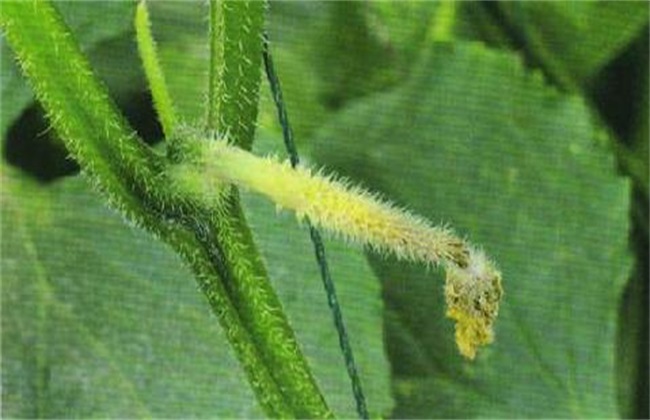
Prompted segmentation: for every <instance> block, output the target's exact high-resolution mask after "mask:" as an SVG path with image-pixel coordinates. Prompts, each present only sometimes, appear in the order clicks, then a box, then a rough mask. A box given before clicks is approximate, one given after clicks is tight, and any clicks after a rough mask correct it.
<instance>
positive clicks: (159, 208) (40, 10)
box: [0, 1, 331, 417]
mask: <svg viewBox="0 0 650 420" xmlns="http://www.w3.org/2000/svg"><path fill="white" fill-rule="evenodd" d="M0 25H1V26H2V29H3V32H4V34H5V36H6V39H7V41H8V42H9V44H10V46H11V47H12V48H13V49H14V51H15V53H16V55H17V57H18V61H19V63H20V65H21V66H22V68H23V70H24V72H25V74H26V76H27V78H28V79H29V80H30V82H31V83H32V85H33V88H34V91H35V92H36V95H37V97H38V99H39V100H40V102H41V103H42V105H43V107H44V108H45V110H46V111H47V113H48V116H49V119H50V122H51V124H52V126H53V127H54V128H55V129H56V130H57V132H58V133H59V134H60V136H61V137H62V139H63V140H64V142H65V144H66V146H67V148H68V149H69V151H70V153H71V154H72V156H73V157H74V158H75V159H76V160H77V161H78V162H79V163H80V165H81V166H82V168H83V170H84V172H85V173H86V174H87V175H88V176H89V177H90V179H91V180H92V181H93V182H94V184H96V185H97V186H98V187H99V189H100V190H101V191H102V192H103V193H104V194H105V195H106V197H107V198H108V199H109V201H110V202H111V203H112V204H113V206H114V207H116V208H117V209H118V210H119V211H121V212H122V213H123V214H124V215H125V216H126V217H127V218H128V219H130V220H131V221H134V222H136V223H137V224H139V225H140V226H143V227H144V228H146V229H148V230H149V231H151V232H153V233H154V234H156V235H157V236H159V237H160V238H161V239H162V240H164V241H166V242H168V243H169V244H170V245H172V247H173V248H174V249H175V250H176V251H177V252H178V253H179V254H180V255H181V256H182V257H183V259H184V260H185V261H186V262H187V264H188V265H189V266H190V268H191V269H192V270H193V272H194V274H195V276H196V278H197V281H198V283H199V285H200V286H201V289H202V290H203V292H204V294H205V295H206V297H207V299H208V302H209V303H210V306H211V307H212V309H213V311H214V312H215V314H216V315H217V316H218V318H219V321H220V323H221V325H222V326H223V328H224V330H225V332H226V336H227V338H228V340H229V341H230V343H231V344H232V346H233V348H234V350H235V353H236V355H237V357H238V358H239V360H240V362H241V363H242V365H243V367H244V369H245V370H246V373H247V375H248V378H249V381H250V383H251V386H252V387H253V389H254V391H255V393H256V395H257V396H258V399H259V402H260V405H261V406H262V408H263V409H264V410H265V411H266V413H267V414H268V415H269V416H273V417H324V416H328V415H331V412H330V411H329V409H328V408H327V406H326V405H325V404H324V401H323V399H322V397H321V396H320V393H319V392H317V388H316V387H315V385H314V381H313V378H312V377H311V374H310V373H309V370H308V369H306V363H305V362H304V358H303V357H302V356H301V355H300V353H299V351H297V344H296V343H295V340H292V339H291V338H293V333H292V332H291V329H290V328H289V326H288V322H287V321H286V318H285V317H284V314H283V313H282V312H281V307H280V305H279V302H277V298H276V297H275V295H274V294H273V291H272V289H271V287H270V285H269V283H268V281H267V278H266V277H265V276H262V275H261V274H260V273H262V271H261V269H259V268H258V267H262V266H261V263H259V257H257V259H255V260H254V262H253V263H250V262H249V260H245V259H242V258H241V257H242V256H243V255H251V254H253V251H251V249H250V248H243V247H244V246H246V245H247V244H252V241H251V239H250V232H248V230H247V227H246V225H245V222H244V219H243V217H242V216H241V208H240V207H239V203H238V200H237V195H236V194H232V195H231V196H230V198H229V200H230V201H229V202H228V203H227V204H226V205H225V206H224V207H222V209H223V211H222V212H220V213H219V214H215V213H214V212H212V211H208V210H207V209H206V208H204V207H201V206H200V205H198V204H197V203H195V202H193V201H192V200H190V199H188V198H187V196H186V194H184V193H183V192H182V191H178V190H177V189H176V188H175V186H176V184H174V183H173V182H169V179H168V178H167V176H166V173H167V171H166V170H165V168H166V166H167V162H166V160H165V159H164V158H162V157H161V156H159V155H157V154H156V153H155V152H154V151H153V150H152V149H150V148H149V147H148V146H146V145H145V144H144V143H143V142H142V141H141V140H140V139H139V138H138V137H137V135H136V134H135V133H134V132H133V130H132V129H131V128H130V127H129V126H128V124H127V123H126V121H125V119H124V118H123V117H122V116H121V115H120V114H119V112H118V111H117V109H116V107H115V105H114V104H113V102H112V101H111V100H110V98H109V96H108V94H107V92H106V89H105V88H104V86H103V85H102V84H101V83H100V82H99V81H98V80H97V79H96V78H95V77H94V76H93V73H92V71H91V68H90V66H89V64H88V62H87V60H86V59H85V58H84V57H83V55H82V54H81V52H80V50H79V47H78V45H77V44H76V42H75V40H74V39H73V37H72V36H71V34H70V32H69V30H68V28H67V27H66V25H65V23H64V22H63V20H62V18H61V17H60V15H59V14H58V12H57V11H56V9H55V8H54V6H53V5H52V4H51V3H49V2H45V1H42V2H6V3H3V4H2V7H1V8H0ZM260 42H261V41H260ZM169 109H172V108H171V107H169ZM255 112H256V111H255ZM172 121H173V119H172ZM249 124H250V125H251V126H252V125H253V122H252V121H249ZM170 125H171V124H170ZM249 131H250V130H249ZM251 139H252V136H251ZM221 213H223V214H221ZM224 216H227V217H224ZM233 238H234V239H233ZM255 255H257V254H255ZM247 270H248V272H249V273H248V274H246V275H242V274H241V273H244V272H247ZM240 278H247V279H249V281H248V282H241V281H240V280H239V279H240ZM278 312H279V313H278ZM278 330H279V332H278ZM287 337H289V338H290V339H287ZM278 348H282V350H278ZM294 362H295V363H296V364H297V365H298V369H295V367H294V365H293V363H294ZM303 365H304V366H303ZM301 366H303V367H304V368H301ZM296 371H297V372H298V373H296Z"/></svg>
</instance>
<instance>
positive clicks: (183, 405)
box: [0, 2, 649, 418]
mask: <svg viewBox="0 0 650 420" xmlns="http://www.w3.org/2000/svg"><path fill="white" fill-rule="evenodd" d="M57 5H58V7H59V9H60V11H61V13H62V14H63V16H64V18H65V20H66V22H67V23H68V24H69V25H70V26H71V28H72V29H73V31H74V33H75V35H76V36H77V38H78V40H79V42H80V44H81V45H82V48H83V50H84V52H85V53H86V54H87V55H88V57H89V58H90V60H91V62H92V64H93V66H94V68H95V69H96V71H97V74H98V75H99V76H100V77H101V78H102V79H103V80H104V82H105V83H106V84H107V86H108V87H109V89H110V91H111V94H112V96H113V98H114V99H115V101H116V102H117V103H118V104H119V106H120V107H121V108H122V110H123V111H124V113H125V115H126V116H127V118H128V119H129V121H130V122H131V124H132V125H133V127H134V128H135V129H136V130H137V131H138V132H139V133H140V135H141V136H142V137H143V138H144V139H145V140H146V141H148V142H150V143H152V144H153V143H157V142H159V141H160V140H161V130H160V127H159V125H158V123H157V121H156V117H155V113H154V111H153V110H152V107H151V101H150V96H149V94H148V93H147V90H146V85H145V80H144V77H143V74H142V71H141V69H140V64H139V61H138V57H137V52H136V47H135V41H134V31H133V28H132V19H133V14H134V4H133V3H127V2H103V3H92V4H91V3H76V2H58V3H57ZM150 7H151V14H152V19H153V31H154V36H155V37H156V39H157V41H158V42H159V45H160V54H161V59H162V63H163V67H164V69H165V70H166V75H167V78H168V83H169V86H170V90H171V92H172V95H173V97H174V99H175V102H176V105H177V108H178V110H179V111H180V113H181V114H182V116H183V118H184V119H185V120H186V121H187V122H190V123H191V122H197V121H200V120H201V118H202V117H203V105H204V101H205V94H204V92H205V86H206V76H207V43H206V34H207V17H206V16H207V14H206V6H205V4H203V3H198V2H197V3H179V2H155V3H153V2H152V3H151V5H150ZM648 7H649V6H648V4H647V3H645V2H461V3H457V4H455V7H450V6H449V4H444V3H439V2H377V3H367V2H271V4H270V7H269V13H268V32H269V35H270V37H271V39H272V45H271V47H272V53H273V56H274V59H275V62H276V66H277V71H278V73H279V77H280V80H281V83H282V86H283V88H284V96H285V100H286V102H287V107H288V110H289V116H290V119H291V121H292V125H293V128H294V131H295V133H296V137H297V141H298V147H299V149H300V150H301V152H302V154H303V155H305V158H306V159H307V161H309V162H312V163H313V164H315V165H318V166H326V167H327V168H328V169H331V170H334V171H336V172H338V173H341V174H343V175H345V176H347V177H349V178H351V179H353V180H354V181H355V182H361V183H363V184H364V185H366V186H368V187H370V188H372V189H373V190H377V191H379V192H381V193H382V194H384V195H385V196H387V197H390V198H392V199H394V200H396V201H397V202H398V203H399V204H401V205H404V206H407V207H409V208H411V209H413V210H415V211H417V212H418V213H421V214H423V215H425V216H426V217H428V218H430V219H431V220H433V221H435V222H438V221H444V222H448V223H450V224H451V225H453V226H454V227H456V228H457V229H458V230H459V232H460V233H461V234H463V235H467V236H468V237H470V238H472V240H473V241H475V242H477V243H481V244H483V245H484V247H485V248H486V250H487V251H488V253H489V254H491V255H493V256H494V258H495V259H496V260H497V261H498V262H499V264H500V266H501V268H502V270H503V273H504V283H505V290H506V296H505V300H504V303H503V309H502V313H501V316H500V319H499V321H498V324H497V339H496V342H495V344H494V345H493V346H491V347H490V348H488V349H487V350H485V351H484V352H483V353H482V354H480V355H479V357H478V359H477V360H476V361H474V362H466V361H464V360H462V358H461V357H460V356H459V355H458V354H457V352H456V350H455V348H454V343H453V331H452V326H451V325H450V322H449V321H448V320H445V319H444V308H443V301H442V293H441V284H442V283H441V278H440V275H439V273H438V272H437V271H436V270H427V269H425V268H424V267H420V266H409V265H405V264H402V263H398V262H396V261H394V260H393V259H390V258H389V259H383V258H381V257H379V256H377V255H372V254H370V253H367V254H365V255H364V251H363V250H361V249H358V248H354V247H353V248H349V247H346V246H345V245H343V244H340V243H337V242H336V241H328V243H327V246H328V249H329V250H330V253H329V255H330V260H331V265H332V266H333V267H334V268H333V270H334V279H335V281H336V282H337V284H338V285H339V289H341V290H340V293H341V300H342V304H343V311H344V314H345V316H346V319H347V320H348V323H349V324H350V329H351V336H352V339H353V346H354V348H355V350H356V353H357V355H358V359H359V361H360V370H361V372H362V378H363V381H364V385H365V387H366V390H367V393H368V397H369V405H370V408H371V411H372V413H373V414H374V415H376V416H378V415H382V416H391V417H402V418H403V417H420V418H422V417H446V418H452V417H463V418H464V417H474V416H482V417H485V416H488V417H563V418H564V417H581V418H582V417H639V418H647V417H648V416H649V413H648V282H649V280H648V263H649V262H648V59H649V57H648V55H649V54H648V36H649V29H648V12H649V10H648ZM1 60H2V63H1V64H2V80H1V89H2V91H1V92H2V96H1V101H2V102H1V105H2V108H1V110H2V112H1V118H0V131H1V133H2V138H3V142H2V162H3V163H2V172H1V175H2V406H3V410H4V413H5V414H7V415H9V416H12V417H13V416H18V417H69V416H77V417H80V416H84V417H85V416H146V415H149V416H156V417H162V416H165V417H181V416H182V417H184V416H189V415H192V416H201V417H207V416H240V417H251V416H259V415H261V412H260V411H259V407H257V404H256V402H255V401H254V399H253V396H252V393H251V392H250V390H249V389H248V385H247V384H246V382H245V379H244V378H243V375H242V373H241V372H240V370H239V368H238V366H237V363H236V361H235V360H234V358H233V355H232V354H231V353H230V351H229V349H228V348H227V344H226V343H225V341H224V339H223V337H222V336H221V332H220V330H219V328H218V326H217V325H216V320H215V319H214V318H213V317H212V316H211V315H210V313H209V311H208V309H207V305H205V304H204V303H203V302H202V299H201V297H200V294H199V293H198V291H197V290H195V289H196V287H195V286H194V281H193V280H192V279H191V275H190V274H189V272H188V271H187V270H186V269H185V268H183V267H181V266H180V263H179V261H178V259H177V258H176V257H175V256H174V255H173V253H171V252H170V251H169V250H168V249H167V248H166V247H164V246H162V245H160V244H158V243H157V242H156V241H155V240H154V239H152V238H150V237H149V236H148V235H146V234H143V233H142V232H140V231H138V230H136V229H134V228H131V227H129V226H127V225H125V224H123V223H122V221H121V220H120V218H119V217H118V216H116V215H115V214H114V213H113V212H112V211H110V210H106V209H105V208H104V206H103V204H102V201H101V199H99V198H98V197H96V196H95V194H94V193H93V192H92V191H91V190H90V188H88V186H87V185H86V184H85V183H84V182H82V181H80V180H78V179H77V178H78V177H77V176H75V174H76V173H77V171H78V169H77V167H76V165H75V164H74V162H72V161H70V160H67V159H66V155H67V154H66V152H65V150H63V149H62V146H61V143H60V141H58V140H57V138H56V135H55V133H53V132H52V131H51V130H49V129H48V123H47V121H46V119H45V118H44V116H43V113H42V111H41V109H40V108H39V106H38V104H37V103H36V102H35V101H34V98H33V95H32V93H31V91H30V89H29V86H27V85H26V84H25V82H24V80H23V79H22V77H21V76H20V73H19V71H18V69H17V67H16V66H15V64H14V62H13V58H12V54H11V52H10V50H9V49H8V47H7V46H6V44H5V42H4V39H3V40H2V57H1ZM260 107H261V108H260V117H259V129H258V140H257V144H256V146H255V148H256V151H257V152H258V153H276V154H279V155H283V151H282V142H281V134H280V127H279V126H278V124H277V122H276V118H275V110H274V108H273V104H272V101H271V97H270V94H269V93H268V86H267V85H266V84H263V93H262V97H261V102H260ZM245 202H246V204H247V207H246V208H247V215H248V217H249V219H250V220H251V223H252V225H253V229H254V232H255V234H256V237H257V240H258V242H259V243H260V246H261V248H262V252H263V254H264V256H265V257H266V260H267V263H268V264H269V267H270V272H271V275H272V279H273V281H274V283H275V284H276V286H277V287H278V289H279V293H280V295H281V297H282V299H283V303H284V305H285V306H286V308H287V311H288V313H289V315H290V318H291V320H292V323H293V324H294V325H295V327H296V329H297V332H298V336H299V338H300V340H301V342H302V344H303V347H304V348H305V352H306V353H307V355H308V357H309V359H310V361H311V362H312V364H313V365H314V369H315V372H316V375H317V377H318V379H319V382H320V383H321V385H322V386H323V389H324V391H325V394H326V398H327V399H328V401H330V402H331V404H332V405H333V407H334V409H335V410H336V412H337V413H338V414H340V415H342V416H348V417H349V416H354V406H353V402H352V397H351V392H350V391H349V385H348V383H347V379H346V377H345V373H344V367H343V361H342V358H341V356H340V354H339V352H338V349H337V345H336V338H335V332H334V330H333V327H332V325H331V322H330V316H329V314H328V313H327V307H326V300H325V296H324V293H323V292H322V291H321V290H320V288H321V286H320V281H319V280H318V274H317V271H316V265H315V262H314V261H313V260H312V255H311V251H307V250H309V249H310V247H309V245H308V242H307V240H306V238H307V233H306V232H305V231H303V230H301V229H300V228H299V227H298V226H297V225H296V224H295V223H294V222H293V220H291V219H292V218H293V217H292V216H290V215H287V214H284V213H282V214H280V215H276V214H275V212H274V211H273V209H272V208H271V206H270V205H269V204H268V203H266V202H265V201H264V200H261V199H259V198H257V197H253V196H250V195H248V194H246V195H245Z"/></svg>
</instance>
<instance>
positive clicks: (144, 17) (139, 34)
mask: <svg viewBox="0 0 650 420" xmlns="http://www.w3.org/2000/svg"><path fill="white" fill-rule="evenodd" d="M135 29H136V38H137V41H138V51H139V52H140V58H141V59H142V66H143V67H144V71H145V74H146V75H147V81H148V82H149V89H150V90H151V96H152V98H153V102H154V105H155V107H156V112H157V113H158V118H159V119H160V124H161V125H162V128H163V132H164V133H165V136H166V137H169V136H170V135H171V134H172V132H173V129H174V127H175V126H176V121H177V118H176V113H175V111H174V106H173V105H172V98H171V95H170V94H169V91H168V90H167V85H166V83H165V76H164V75H163V71H162V68H161V67H160V62H159V60H158V55H157V53H156V42H155V41H154V39H153V35H152V34H151V22H150V20H149V11H148V10H147V5H146V3H145V1H144V0H142V1H141V2H140V3H138V6H137V9H136V14H135Z"/></svg>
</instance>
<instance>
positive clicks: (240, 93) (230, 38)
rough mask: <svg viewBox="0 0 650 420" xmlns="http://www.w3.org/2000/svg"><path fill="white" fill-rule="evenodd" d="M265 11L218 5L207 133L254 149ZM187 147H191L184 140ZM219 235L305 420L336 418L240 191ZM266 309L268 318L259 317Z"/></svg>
mask: <svg viewBox="0 0 650 420" xmlns="http://www.w3.org/2000/svg"><path fill="white" fill-rule="evenodd" d="M263 23H264V3H263V2H260V1H240V2H228V1H216V0H211V1H210V69H209V82H208V101H207V112H206V115H207V120H206V129H207V131H208V132H209V133H219V134H221V135H224V136H227V137H228V138H229V139H231V141H232V142H233V143H234V144H236V145H238V146H239V147H242V148H244V149H250V148H251V145H252V142H253V137H254V133H255V122H256V119H257V104H258V96H259V85H260V80H261V73H260V68H261V58H262V30H263ZM179 141H181V142H182V141H184V139H180V140H179ZM223 204H224V206H223V208H222V209H221V210H222V211H223V216H222V217H220V218H219V219H218V220H217V224H216V225H215V231H216V232H217V240H218V242H219V243H222V244H224V245H227V246H225V247H224V250H225V252H226V254H227V255H226V256H227V258H226V260H227V261H229V262H231V264H230V265H229V268H230V272H231V273H232V278H233V283H232V284H230V285H229V292H230V294H231V296H232V298H233V300H234V301H235V302H237V304H238V305H239V306H240V307H242V308H246V309H244V310H243V311H242V312H243V313H244V314H246V316H245V317H243V322H244V323H245V324H246V325H247V326H248V327H249V328H250V331H251V332H252V335H253V337H254V339H255V340H256V342H257V343H258V345H259V347H260V348H263V349H265V352H264V353H263V357H264V358H265V361H266V362H267V363H268V364H269V365H270V366H274V367H275V369H274V370H273V371H272V375H273V377H274V379H275V380H276V381H277V383H278V384H280V386H281V387H282V389H283V392H284V395H285V397H286V399H287V401H288V404H289V405H290V406H291V407H292V408H293V409H294V410H295V412H296V414H297V415H298V416H299V417H329V416H332V413H331V411H330V409H329V408H328V407H327V404H326V403H325V400H324V398H323V396H322V394H321V392H320V390H319V389H318V386H317V384H316V380H315V379H314V377H313V375H312V373H311V371H310V369H309V366H308V364H307V361H306V359H305V357H304V355H303V354H302V351H301V350H300V347H299V346H298V343H297V340H296V337H295V335H294V332H293V330H292V328H291V326H290V325H289V322H288V320H287V319H286V317H285V316H284V311H283V309H282V305H281V303H280V301H279V299H278V298H277V295H276V294H275V291H274V290H273V287H272V286H271V283H270V281H269V276H268V273H267V271H266V268H265V266H264V264H263V262H262V260H261V258H260V256H259V252H258V251H257V248H256V246H255V244H254V242H253V238H252V234H251V232H250V229H249V227H248V225H247V223H246V221H245V218H244V213H243V211H242V209H241V206H240V202H239V195H238V193H237V190H236V189H235V188H231V189H229V191H228V193H227V194H226V195H225V197H224V199H223ZM259 302H264V305H265V307H266V308H267V310H265V311H259V310H256V306H258V305H259Z"/></svg>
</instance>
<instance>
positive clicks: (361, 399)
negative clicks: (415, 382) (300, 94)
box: [262, 32, 369, 419]
mask: <svg viewBox="0 0 650 420" xmlns="http://www.w3.org/2000/svg"><path fill="white" fill-rule="evenodd" d="M263 37H264V47H263V49H262V55H263V57H264V69H265V70H266V76H267V78H268V79H269V84H270V85H271V93H272V94H273V101H274V102H275V106H276V108H277V111H278V119H279V121H280V126H282V135H283V137H284V145H285V147H286V149H287V153H289V159H290V161H291V166H292V167H294V168H295V167H296V165H298V163H299V162H300V158H299V157H298V150H297V149H296V144H295V142H294V141H293V132H292V130H291V126H290V125H289V117H288V116H287V110H286V108H285V106H284V101H283V99H282V90H281V89H280V80H279V79H278V76H277V75H276V74H275V69H274V67H273V60H272V58H271V51H270V49H269V37H268V34H267V33H266V32H264V35H263ZM306 222H307V226H308V227H309V234H310V236H311V241H312V243H313V244H314V251H315V253H316V260H317V261H318V265H319V267H320V274H321V278H322V279H323V286H325V292H326V293H327V303H328V304H329V307H330V310H331V311H332V315H333V317H334V325H335V326H336V331H337V332H338V335H339V345H340V346H341V351H342V352H343V357H344V358H345V366H346V368H347V371H348V376H349V377H350V381H351V382H352V392H353V393H354V399H355V401H356V403H357V413H358V414H359V417H360V418H362V419H367V418H369V416H368V408H367V407H366V397H365V396H364V394H363V389H362V388H361V379H360V378H359V373H358V372H357V365H356V363H355V362H354V355H353V353H352V346H350V340H349V339H348V333H347V331H346V329H345V324H344V323H343V314H342V313H341V307H340V306H339V302H338V298H337V297H336V289H335V287H334V282H333V281H332V276H331V275H330V271H329V268H328V266H327V259H326V258H325V247H324V246H323V241H322V239H321V236H320V233H319V232H318V229H316V228H315V227H314V226H313V225H312V224H311V222H310V221H309V218H306Z"/></svg>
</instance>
